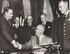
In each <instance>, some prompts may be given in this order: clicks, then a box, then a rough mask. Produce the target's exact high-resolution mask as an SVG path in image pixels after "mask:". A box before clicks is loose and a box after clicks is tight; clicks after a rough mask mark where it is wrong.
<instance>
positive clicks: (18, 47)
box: [12, 40, 22, 49]
mask: <svg viewBox="0 0 70 54" xmlns="http://www.w3.org/2000/svg"><path fill="white" fill-rule="evenodd" d="M12 45H13V46H14V47H15V48H17V49H21V48H22V45H21V44H20V43H18V42H16V41H15V40H13V41H12Z"/></svg>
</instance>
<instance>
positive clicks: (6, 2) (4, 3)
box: [1, 0, 9, 13]
mask: <svg viewBox="0 0 70 54" xmlns="http://www.w3.org/2000/svg"><path fill="white" fill-rule="evenodd" d="M6 6H9V1H8V0H3V2H2V10H1V13H3V12H4V8H5V7H6Z"/></svg>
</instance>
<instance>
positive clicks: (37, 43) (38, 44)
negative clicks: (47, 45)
mask: <svg viewBox="0 0 70 54" xmlns="http://www.w3.org/2000/svg"><path fill="white" fill-rule="evenodd" d="M37 44H38V45H39V37H37Z"/></svg>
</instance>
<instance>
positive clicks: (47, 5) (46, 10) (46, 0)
mask: <svg viewBox="0 0 70 54" xmlns="http://www.w3.org/2000/svg"><path fill="white" fill-rule="evenodd" d="M43 13H45V14H46V15H47V18H46V20H48V21H50V22H52V21H53V19H54V17H53V12H52V8H51V5H50V2H49V0H44V6H43Z"/></svg>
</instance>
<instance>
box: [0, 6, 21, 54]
mask: <svg viewBox="0 0 70 54" xmlns="http://www.w3.org/2000/svg"><path fill="white" fill-rule="evenodd" d="M12 17H13V9H12V8H11V7H9V6H7V7H5V8H4V15H3V16H2V18H1V19H0V30H1V31H0V34H1V35H0V53H3V51H4V52H6V53H7V54H9V53H8V51H14V50H16V49H19V48H21V46H20V45H21V44H19V43H18V42H16V41H15V39H14V32H13V28H12V25H11V23H10V21H9V20H10V19H11V18H12ZM19 46H20V47H19ZM11 54H13V53H11ZM15 54H16V53H15Z"/></svg>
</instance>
